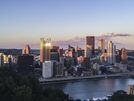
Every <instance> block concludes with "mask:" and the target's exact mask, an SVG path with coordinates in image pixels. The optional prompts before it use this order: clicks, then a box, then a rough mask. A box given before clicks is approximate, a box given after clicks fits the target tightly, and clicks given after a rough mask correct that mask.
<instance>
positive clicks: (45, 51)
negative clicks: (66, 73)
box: [40, 38, 51, 63]
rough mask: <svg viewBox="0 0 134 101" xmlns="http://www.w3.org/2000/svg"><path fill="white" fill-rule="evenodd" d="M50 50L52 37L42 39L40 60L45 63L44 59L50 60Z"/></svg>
mask: <svg viewBox="0 0 134 101" xmlns="http://www.w3.org/2000/svg"><path fill="white" fill-rule="evenodd" d="M50 50H51V43H50V39H46V40H45V39H44V38H41V39H40V62H41V63H43V62H44V61H49V60H50Z"/></svg>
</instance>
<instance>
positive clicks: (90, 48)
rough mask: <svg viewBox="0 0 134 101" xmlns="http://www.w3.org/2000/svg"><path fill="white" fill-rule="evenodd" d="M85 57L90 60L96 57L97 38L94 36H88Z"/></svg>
mask: <svg viewBox="0 0 134 101" xmlns="http://www.w3.org/2000/svg"><path fill="white" fill-rule="evenodd" d="M85 48H86V49H85V57H87V58H89V57H92V56H93V55H94V48H95V37H94V36H86V47H85Z"/></svg>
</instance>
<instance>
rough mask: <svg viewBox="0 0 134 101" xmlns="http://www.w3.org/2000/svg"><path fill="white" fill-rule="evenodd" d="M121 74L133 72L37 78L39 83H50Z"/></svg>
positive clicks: (129, 74)
mask: <svg viewBox="0 0 134 101" xmlns="http://www.w3.org/2000/svg"><path fill="white" fill-rule="evenodd" d="M123 76H134V72H128V73H116V74H109V75H94V76H79V77H73V76H69V77H60V78H47V79H45V78H39V82H40V83H41V84H45V83H52V82H61V81H73V80H82V79H96V78H109V77H123Z"/></svg>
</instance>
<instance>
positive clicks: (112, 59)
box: [107, 41, 116, 64]
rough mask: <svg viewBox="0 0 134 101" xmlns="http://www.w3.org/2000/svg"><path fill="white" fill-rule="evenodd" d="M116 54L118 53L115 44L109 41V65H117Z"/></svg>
mask: <svg viewBox="0 0 134 101" xmlns="http://www.w3.org/2000/svg"><path fill="white" fill-rule="evenodd" d="M115 52H116V46H115V45H114V44H113V42H112V41H108V43H107V56H108V63H109V64H114V63H115V60H116V59H115V58H116V56H115Z"/></svg>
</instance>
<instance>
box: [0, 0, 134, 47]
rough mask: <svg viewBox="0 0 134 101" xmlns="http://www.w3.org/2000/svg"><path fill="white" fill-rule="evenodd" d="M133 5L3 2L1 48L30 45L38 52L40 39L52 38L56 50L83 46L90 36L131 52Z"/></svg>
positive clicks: (114, 2) (94, 1)
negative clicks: (57, 48)
mask: <svg viewBox="0 0 134 101" xmlns="http://www.w3.org/2000/svg"><path fill="white" fill-rule="evenodd" d="M133 4H134V1H132V0H127V1H126V0H118V1H117V0H112V1H107V0H101V1H99V0H85V1H84V2H83V1H82V0H73V1H72V0H65V1H62V0H57V1H54V0H41V1H36V0H29V1H26V0H23V1H17V0H12V1H10V0H2V1H0V13H1V16H0V19H1V23H0V35H1V40H0V48H22V47H23V46H24V45H25V44H29V45H30V46H31V48H38V49H39V41H40V38H41V37H51V38H52V40H53V41H54V42H53V43H54V44H56V45H59V46H66V45H67V44H73V45H75V46H76V45H77V44H78V45H79V44H80V45H81V46H82V45H83V43H84V42H83V39H84V38H85V36H92V35H93V36H97V38H99V37H101V38H104V39H107V40H112V41H113V42H114V43H115V44H117V46H119V48H123V47H125V48H127V49H134V48H133V43H134V30H133V26H134V21H133V20H132V19H133V17H134V14H133V12H134V11H133V9H134V7H133ZM107 33H110V34H107ZM111 33H114V34H111ZM81 46H80V47H81ZM117 48H118V47H117Z"/></svg>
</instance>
